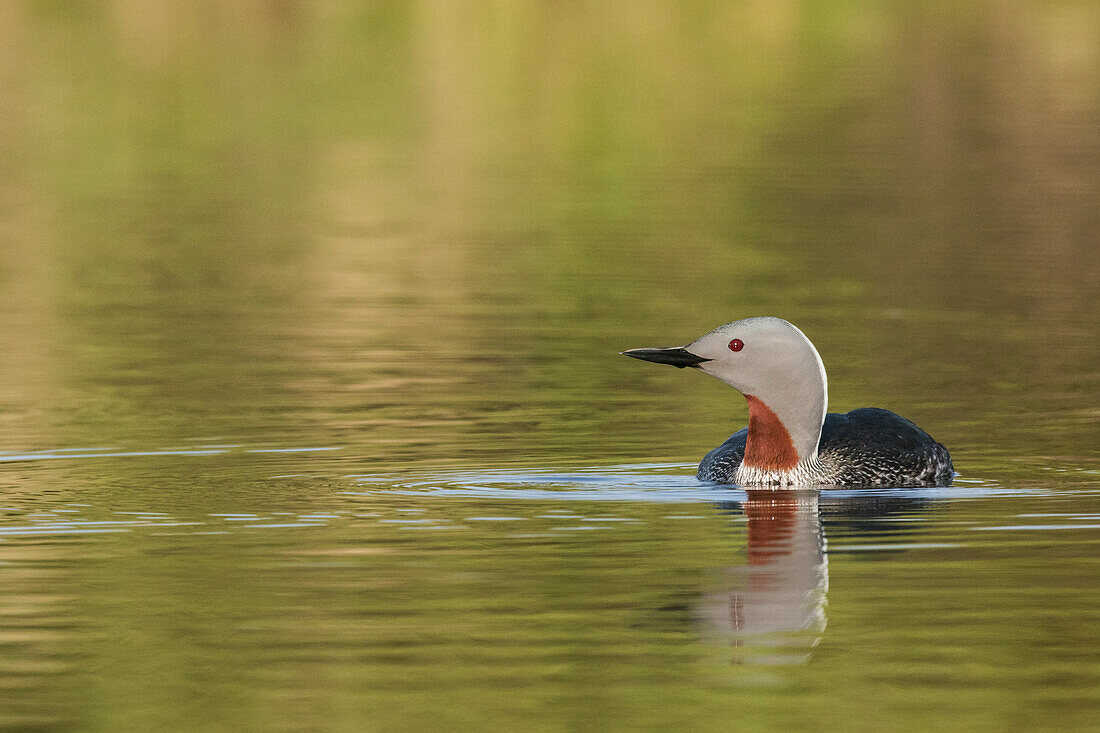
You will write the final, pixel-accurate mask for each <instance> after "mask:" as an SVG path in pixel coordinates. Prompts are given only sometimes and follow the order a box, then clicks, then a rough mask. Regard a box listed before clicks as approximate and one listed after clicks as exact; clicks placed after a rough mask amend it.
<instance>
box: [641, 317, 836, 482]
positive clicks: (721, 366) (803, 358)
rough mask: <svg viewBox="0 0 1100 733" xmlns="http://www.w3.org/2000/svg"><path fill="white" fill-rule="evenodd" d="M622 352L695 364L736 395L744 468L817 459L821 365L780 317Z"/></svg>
mask: <svg viewBox="0 0 1100 733" xmlns="http://www.w3.org/2000/svg"><path fill="white" fill-rule="evenodd" d="M622 353H623V354H624V355H626V356H632V357H634V358H635V359H643V360H645V361H652V362H656V363H658V364H671V365H672V366H676V367H680V368H683V367H694V368H696V369H699V370H700V371H703V372H706V373H707V374H709V375H711V376H712V377H717V378H718V379H720V380H722V381H723V382H725V383H726V384H728V385H730V386H731V387H733V388H734V389H736V390H738V391H739V392H741V394H743V395H744V396H745V399H746V400H747V401H748V403H749V437H748V440H747V444H746V447H745V458H744V460H743V462H742V468H743V469H745V470H755V471H758V472H763V473H770V474H775V475H780V474H783V473H786V472H790V471H794V470H796V469H797V468H798V467H799V465H800V464H801V465H804V464H806V463H808V462H813V461H815V460H816V459H817V444H818V441H819V440H820V438H821V426H822V423H824V421H825V410H826V407H827V390H828V382H827V380H826V377H825V366H824V365H823V364H822V363H821V357H820V356H819V355H818V353H817V349H815V348H814V345H813V344H812V343H810V340H809V339H808V338H806V335H805V334H803V333H802V331H800V330H798V329H797V328H796V327H795V326H794V325H792V324H790V323H788V322H787V321H784V320H783V319H782V318H773V317H770V316H764V317H759V318H746V319H744V320H741V321H734V322H733V323H727V324H726V325H724V326H719V327H718V328H716V329H714V330H713V331H711V332H710V333H707V334H705V335H703V336H700V337H699V338H697V339H696V340H695V341H692V342H691V343H690V344H688V345H686V346H683V347H672V348H661V349H630V350H628V351H624V352H622ZM739 473H740V472H739Z"/></svg>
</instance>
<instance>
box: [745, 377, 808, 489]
mask: <svg viewBox="0 0 1100 733" xmlns="http://www.w3.org/2000/svg"><path fill="white" fill-rule="evenodd" d="M822 397H823V396H822ZM745 401H746V402H747V403H748V407H749V431H748V436H747V438H746V441H745V455H744V458H743V459H742V461H741V467H740V468H739V469H738V472H737V476H738V483H744V484H773V483H779V484H787V483H797V482H798V481H799V480H802V479H805V478H806V476H805V475H803V474H807V475H808V474H812V473H813V472H814V471H815V469H816V466H817V445H818V443H819V442H820V440H821V426H822V423H823V422H824V417H825V415H824V412H825V410H824V399H823V398H822V399H821V400H810V403H811V404H806V403H805V402H800V401H795V402H794V403H793V404H784V401H783V400H773V403H774V404H768V403H766V402H765V401H764V400H763V399H761V398H759V397H757V396H755V395H749V394H747V395H745Z"/></svg>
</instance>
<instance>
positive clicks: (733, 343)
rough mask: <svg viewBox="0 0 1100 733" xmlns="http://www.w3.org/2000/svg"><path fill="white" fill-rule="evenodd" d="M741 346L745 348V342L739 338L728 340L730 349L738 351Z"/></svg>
mask: <svg viewBox="0 0 1100 733" xmlns="http://www.w3.org/2000/svg"><path fill="white" fill-rule="evenodd" d="M743 348H745V342H744V341H742V340H741V339H734V340H733V341H730V351H740V350H741V349H743Z"/></svg>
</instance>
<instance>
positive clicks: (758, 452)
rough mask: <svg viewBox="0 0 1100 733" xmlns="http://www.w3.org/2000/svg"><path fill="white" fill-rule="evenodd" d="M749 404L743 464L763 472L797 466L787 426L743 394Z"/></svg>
mask: <svg viewBox="0 0 1100 733" xmlns="http://www.w3.org/2000/svg"><path fill="white" fill-rule="evenodd" d="M745 401H746V402H748V403H749V435H748V438H747V439H746V441H745V457H744V459H742V460H743V463H745V464H746V465H748V466H752V467H753V468H756V469H758V470H763V471H773V472H779V471H790V470H791V469H793V468H794V467H795V466H797V465H798V461H799V459H800V457H801V456H800V454H799V451H798V449H797V448H795V445H794V440H793V439H792V438H791V433H790V431H789V430H787V426H786V425H784V424H783V421H782V420H780V419H779V416H778V415H776V414H775V412H773V411H772V409H771V408H770V407H768V406H767V405H766V404H764V401H763V400H761V399H759V398H758V397H754V396H753V395H745Z"/></svg>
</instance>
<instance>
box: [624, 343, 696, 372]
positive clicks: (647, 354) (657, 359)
mask: <svg viewBox="0 0 1100 733" xmlns="http://www.w3.org/2000/svg"><path fill="white" fill-rule="evenodd" d="M619 353H620V354H622V355H623V356H632V357H634V358H635V359H641V360H642V361H652V362H654V363H656V364H669V365H671V366H674V367H676V368H677V369H683V368H684V367H698V366H699V365H700V364H702V363H703V362H704V361H710V359H704V358H703V357H701V356H696V355H695V354H693V353H691V352H690V351H688V350H687V349H685V348H682V347H679V346H672V347H669V348H665V349H627V350H626V351H620V352H619Z"/></svg>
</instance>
